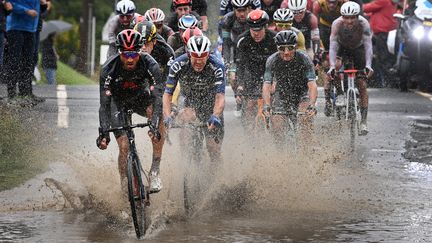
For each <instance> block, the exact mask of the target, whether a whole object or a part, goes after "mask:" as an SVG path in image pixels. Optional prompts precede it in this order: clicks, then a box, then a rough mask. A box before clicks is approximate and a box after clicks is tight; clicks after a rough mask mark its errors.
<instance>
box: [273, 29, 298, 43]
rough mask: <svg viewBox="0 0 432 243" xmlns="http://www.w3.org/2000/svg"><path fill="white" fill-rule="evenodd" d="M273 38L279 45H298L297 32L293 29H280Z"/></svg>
mask: <svg viewBox="0 0 432 243" xmlns="http://www.w3.org/2000/svg"><path fill="white" fill-rule="evenodd" d="M273 39H274V42H275V43H276V45H278V46H282V45H297V34H296V33H295V32H294V31H293V30H283V31H280V32H278V33H277V34H276V36H275V37H274V38H273Z"/></svg>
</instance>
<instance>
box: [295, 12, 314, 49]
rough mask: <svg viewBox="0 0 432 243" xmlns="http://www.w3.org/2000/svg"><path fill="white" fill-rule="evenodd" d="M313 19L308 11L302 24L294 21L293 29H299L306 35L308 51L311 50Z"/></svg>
mask: <svg viewBox="0 0 432 243" xmlns="http://www.w3.org/2000/svg"><path fill="white" fill-rule="evenodd" d="M311 17H312V13H311V12H309V11H307V10H306V13H305V16H304V17H303V19H302V21H300V22H297V21H295V20H294V21H293V27H295V28H297V29H299V30H300V31H301V32H302V33H303V35H304V38H305V46H306V49H309V48H311V38H312V33H311V31H312V25H311Z"/></svg>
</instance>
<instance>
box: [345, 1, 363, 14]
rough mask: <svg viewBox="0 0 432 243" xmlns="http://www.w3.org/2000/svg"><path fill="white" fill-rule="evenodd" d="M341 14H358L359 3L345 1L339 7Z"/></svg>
mask: <svg viewBox="0 0 432 243" xmlns="http://www.w3.org/2000/svg"><path fill="white" fill-rule="evenodd" d="M340 12H341V15H342V16H357V15H359V14H360V5H359V4H358V3H356V2H352V1H349V2H346V3H344V4H342V7H341V9H340Z"/></svg>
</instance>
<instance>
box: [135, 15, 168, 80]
mask: <svg viewBox="0 0 432 243" xmlns="http://www.w3.org/2000/svg"><path fill="white" fill-rule="evenodd" d="M134 30H136V31H138V32H139V33H140V34H141V37H142V41H143V47H142V51H144V52H146V53H148V54H149V55H151V56H152V57H153V58H154V59H155V60H156V62H157V63H158V64H159V67H160V69H161V73H162V77H163V78H164V79H165V78H166V77H168V70H169V67H168V65H169V62H170V60H172V59H173V58H174V50H173V49H172V48H171V47H170V46H169V45H168V44H167V43H166V42H165V40H164V39H163V38H162V36H160V35H159V34H157V29H156V25H155V24H153V22H151V21H144V22H140V23H138V24H137V25H135V27H134Z"/></svg>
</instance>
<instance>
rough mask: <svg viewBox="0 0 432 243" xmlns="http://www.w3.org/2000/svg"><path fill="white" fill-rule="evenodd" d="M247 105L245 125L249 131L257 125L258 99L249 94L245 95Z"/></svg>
mask: <svg viewBox="0 0 432 243" xmlns="http://www.w3.org/2000/svg"><path fill="white" fill-rule="evenodd" d="M243 98H244V99H245V101H246V102H245V104H246V107H244V109H245V111H244V119H243V122H244V124H243V125H244V126H245V127H246V129H247V131H248V132H251V131H253V129H254V125H255V117H256V113H255V111H256V107H257V101H256V99H253V98H252V97H249V96H244V97H243Z"/></svg>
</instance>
